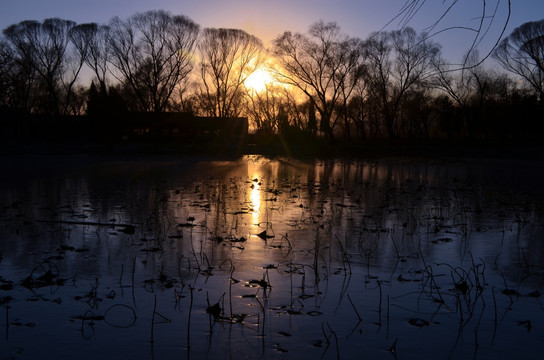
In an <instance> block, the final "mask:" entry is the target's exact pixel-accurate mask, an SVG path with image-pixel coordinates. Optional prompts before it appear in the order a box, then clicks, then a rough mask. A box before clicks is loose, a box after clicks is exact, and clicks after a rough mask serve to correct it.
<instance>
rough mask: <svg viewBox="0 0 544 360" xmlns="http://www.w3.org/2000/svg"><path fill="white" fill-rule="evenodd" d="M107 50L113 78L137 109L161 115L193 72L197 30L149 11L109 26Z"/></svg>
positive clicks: (187, 21)
mask: <svg viewBox="0 0 544 360" xmlns="http://www.w3.org/2000/svg"><path fill="white" fill-rule="evenodd" d="M109 27H110V31H109V37H108V39H109V47H110V50H111V63H112V65H113V66H114V67H115V69H116V70H117V72H116V73H115V74H116V77H117V79H118V80H119V81H121V82H122V83H123V84H125V85H126V86H127V88H128V89H130V90H131V91H132V93H133V96H134V98H135V99H136V101H137V103H138V106H139V109H140V110H142V111H153V112H161V111H164V110H165V109H166V107H167V106H168V102H169V101H170V97H171V96H172V94H173V92H174V90H175V88H176V87H177V86H179V84H182V83H183V82H182V80H183V79H184V78H185V77H186V76H187V75H188V74H189V73H190V71H191V69H192V65H193V64H192V59H193V56H192V54H193V50H194V47H195V43H196V40H197V36H198V32H199V26H198V25H197V24H195V23H194V22H193V21H192V20H190V19H189V18H187V17H185V16H182V15H176V16H173V15H170V14H169V13H167V12H165V11H161V10H158V11H148V12H145V13H138V14H136V15H133V16H132V17H130V18H129V19H128V20H121V19H119V18H117V17H115V18H113V19H112V21H111V22H110V26H109Z"/></svg>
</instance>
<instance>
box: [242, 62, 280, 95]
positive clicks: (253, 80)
mask: <svg viewBox="0 0 544 360" xmlns="http://www.w3.org/2000/svg"><path fill="white" fill-rule="evenodd" d="M273 81H274V80H273V79H272V76H271V75H270V73H269V72H268V71H266V70H265V69H263V68H259V69H257V70H255V71H254V72H253V73H252V74H251V75H249V76H248V77H247V79H246V81H244V85H245V86H246V88H248V89H251V90H253V91H255V92H258V93H259V92H262V91H263V90H264V89H266V86H267V85H268V84H271V83H272V82H273Z"/></svg>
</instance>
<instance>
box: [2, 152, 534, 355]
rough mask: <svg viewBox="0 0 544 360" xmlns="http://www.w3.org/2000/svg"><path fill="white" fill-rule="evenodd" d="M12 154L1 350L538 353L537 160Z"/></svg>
mask: <svg viewBox="0 0 544 360" xmlns="http://www.w3.org/2000/svg"><path fill="white" fill-rule="evenodd" d="M2 162H3V164H2V165H3V167H4V169H7V171H4V172H3V173H2V175H0V186H1V192H0V323H1V324H2V327H1V333H0V349H2V350H1V353H2V358H15V357H17V358H22V359H37V358H44V357H47V358H74V359H75V358H77V359H100V358H138V359H170V358H172V357H174V356H175V357H176V358H186V359H204V358H209V359H240V358H242V359H244V358H247V359H256V358H263V359H276V358H277V359H283V358H297V359H314V358H324V359H337V358H341V359H348V358H386V359H387V358H390V359H396V358H431V357H432V358H438V359H445V358H477V359H496V358H514V357H519V358H537V357H539V356H541V354H542V349H543V348H544V336H543V334H544V306H543V303H542V301H543V299H542V296H541V295H542V292H543V291H544V290H543V286H544V241H543V240H544V238H543V234H544V231H543V230H544V216H543V215H544V201H543V200H544V191H543V189H542V184H543V183H544V170H543V166H542V165H541V164H540V163H538V162H531V161H521V160H492V159H482V160H479V159H463V160H462V159H449V160H420V159H398V158H396V159H369V160H353V159H321V160H320V159H311V160H308V159H298V160H297V159H291V158H267V157H263V156H255V155H252V156H244V157H241V158H236V159H226V160H225V159H222V160H214V159H203V158H196V157H184V158H176V157H174V156H162V157H151V156H149V157H143V158H136V157H127V158H121V157H119V158H108V159H106V158H100V157H96V156H95V157H90V156H63V157H60V158H55V157H51V156H43V157H40V156H31V157H15V158H11V159H3V160H2Z"/></svg>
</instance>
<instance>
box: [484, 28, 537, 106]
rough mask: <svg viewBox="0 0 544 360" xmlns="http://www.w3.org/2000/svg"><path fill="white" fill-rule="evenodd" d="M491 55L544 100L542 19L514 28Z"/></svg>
mask: <svg viewBox="0 0 544 360" xmlns="http://www.w3.org/2000/svg"><path fill="white" fill-rule="evenodd" d="M493 56H494V58H495V59H496V60H497V61H498V62H499V63H500V64H501V65H502V67H503V68H504V69H506V70H507V71H510V72H512V73H514V74H516V75H518V76H521V77H522V78H523V79H525V80H526V81H527V82H528V83H529V85H530V86H531V87H532V88H533V89H534V90H535V91H536V93H537V94H538V96H539V98H540V100H541V101H542V100H544V19H543V20H540V21H534V22H527V23H525V24H523V25H521V26H519V27H517V28H515V29H514V31H512V33H511V34H510V36H508V37H507V38H505V39H503V40H502V41H501V43H500V44H499V46H498V47H497V49H496V50H495V52H494V53H493Z"/></svg>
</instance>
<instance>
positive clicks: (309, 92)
mask: <svg viewBox="0 0 544 360" xmlns="http://www.w3.org/2000/svg"><path fill="white" fill-rule="evenodd" d="M362 54H363V53H362V47H361V42H360V41H359V40H358V39H354V38H349V37H347V36H345V35H343V34H342V33H341V31H340V27H339V26H338V25H337V24H336V23H324V22H323V21H319V22H317V23H315V24H313V25H312V26H311V27H310V30H309V31H308V34H306V35H304V34H300V33H296V34H292V33H291V32H285V33H283V34H282V35H281V36H279V37H278V38H276V39H275V40H274V55H275V57H276V59H277V62H278V65H279V67H278V68H277V69H276V70H275V76H276V78H277V80H278V81H280V82H282V83H285V84H288V85H291V86H294V87H296V88H298V89H300V90H301V91H302V92H303V93H304V94H305V95H306V96H307V97H308V98H309V99H310V101H311V102H312V103H313V105H314V106H315V108H316V109H317V111H318V113H319V115H320V129H321V131H323V133H325V135H326V136H327V137H329V138H332V137H333V132H334V127H335V125H336V121H337V120H338V117H336V118H333V116H334V115H338V114H337V113H335V109H336V108H337V106H338V104H339V102H343V103H344V104H345V103H347V101H348V99H349V95H350V93H351V89H353V87H354V85H355V84H356V82H357V81H358V80H359V79H360V77H359V72H358V71H359V69H360V68H361V64H362Z"/></svg>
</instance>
